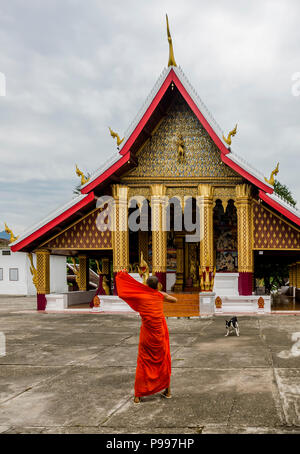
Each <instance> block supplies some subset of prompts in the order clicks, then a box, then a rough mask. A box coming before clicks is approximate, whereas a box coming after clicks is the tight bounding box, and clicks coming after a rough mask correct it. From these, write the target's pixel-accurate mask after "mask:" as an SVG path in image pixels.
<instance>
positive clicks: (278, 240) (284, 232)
mask: <svg viewBox="0 0 300 454" xmlns="http://www.w3.org/2000/svg"><path fill="white" fill-rule="evenodd" d="M253 249H293V250H297V249H299V250H300V230H298V229H297V228H296V227H293V226H292V225H291V224H289V223H288V222H286V221H285V220H284V219H282V218H281V217H279V216H278V215H276V214H275V213H273V212H272V211H270V210H269V209H268V208H266V207H264V206H263V205H261V204H259V203H257V202H254V205H253Z"/></svg>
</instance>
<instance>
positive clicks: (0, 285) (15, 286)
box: [0, 249, 29, 295]
mask: <svg viewBox="0 0 300 454" xmlns="http://www.w3.org/2000/svg"><path fill="white" fill-rule="evenodd" d="M4 250H5V249H4ZM26 259H27V255H26V254H24V253H22V252H11V255H2V250H1V249H0V268H3V281H0V294H1V295H28V280H27V267H26ZM10 268H18V270H19V280H18V281H10V280H9V269H10ZM28 269H29V268H28Z"/></svg>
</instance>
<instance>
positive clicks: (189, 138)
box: [123, 94, 240, 179]
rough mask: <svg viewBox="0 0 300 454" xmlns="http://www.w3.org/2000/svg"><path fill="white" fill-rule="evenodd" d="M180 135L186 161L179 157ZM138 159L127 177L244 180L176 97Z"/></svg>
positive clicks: (138, 155)
mask: <svg viewBox="0 0 300 454" xmlns="http://www.w3.org/2000/svg"><path fill="white" fill-rule="evenodd" d="M180 134H181V135H182V137H183V138H184V155H185V159H184V160H183V161H182V160H178V159H177V158H176V156H177V151H178V149H177V140H178V139H177V138H178V137H179V135H180ZM137 160H138V166H137V167H136V168H134V169H132V170H131V171H129V172H128V173H127V174H126V176H127V177H138V178H139V177H148V178H150V179H151V178H155V177H159V178H161V179H164V178H177V179H180V178H186V179H188V178H191V179H195V178H202V177H206V178H208V179H214V178H221V177H222V178H226V177H228V178H230V177H231V178H232V177H238V178H240V176H239V175H238V174H237V173H236V172H234V171H233V170H232V169H231V168H230V167H228V166H227V165H226V164H224V163H223V162H222V160H221V158H220V151H219V150H218V148H217V146H216V145H215V144H214V142H213V141H212V139H211V138H210V136H209V135H208V133H207V132H206V130H205V129H204V128H203V126H202V125H201V123H200V122H199V120H198V119H197V117H196V116H195V114H194V113H193V112H192V111H191V109H190V107H189V106H188V105H187V103H186V101H185V100H184V99H183V98H182V97H181V96H180V95H176V94H174V100H173V102H172V104H171V105H170V107H169V109H168V111H167V115H166V116H165V118H164V119H163V121H162V122H161V124H160V125H159V127H158V128H157V130H156V131H155V132H154V134H153V135H152V137H151V139H150V140H148V142H147V144H146V145H145V146H144V147H143V149H142V150H140V151H139V152H138V153H137ZM126 176H125V175H124V176H123V178H126Z"/></svg>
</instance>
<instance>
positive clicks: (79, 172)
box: [76, 164, 90, 186]
mask: <svg viewBox="0 0 300 454" xmlns="http://www.w3.org/2000/svg"><path fill="white" fill-rule="evenodd" d="M76 174H77V175H78V176H79V177H81V186H83V185H84V184H85V183H87V182H88V181H90V178H87V177H86V176H85V175H84V173H83V172H81V170H80V169H78V166H77V164H76Z"/></svg>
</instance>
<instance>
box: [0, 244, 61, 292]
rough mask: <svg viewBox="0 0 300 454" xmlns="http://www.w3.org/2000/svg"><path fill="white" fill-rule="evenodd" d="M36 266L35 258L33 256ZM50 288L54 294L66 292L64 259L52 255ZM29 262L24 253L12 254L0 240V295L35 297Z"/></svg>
mask: <svg viewBox="0 0 300 454" xmlns="http://www.w3.org/2000/svg"><path fill="white" fill-rule="evenodd" d="M33 263H34V265H35V266H36V256H35V254H33ZM50 286H51V290H52V291H53V292H54V293H61V292H64V293H65V292H67V291H68V286H67V273H66V257H62V256H55V255H52V256H51V259H50ZM35 294H36V289H35V286H34V285H33V283H32V276H31V273H30V260H29V258H28V256H27V254H26V253H24V252H12V251H11V250H10V247H9V246H8V241H7V240H3V239H2V240H1V239H0V295H26V296H29V295H35Z"/></svg>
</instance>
